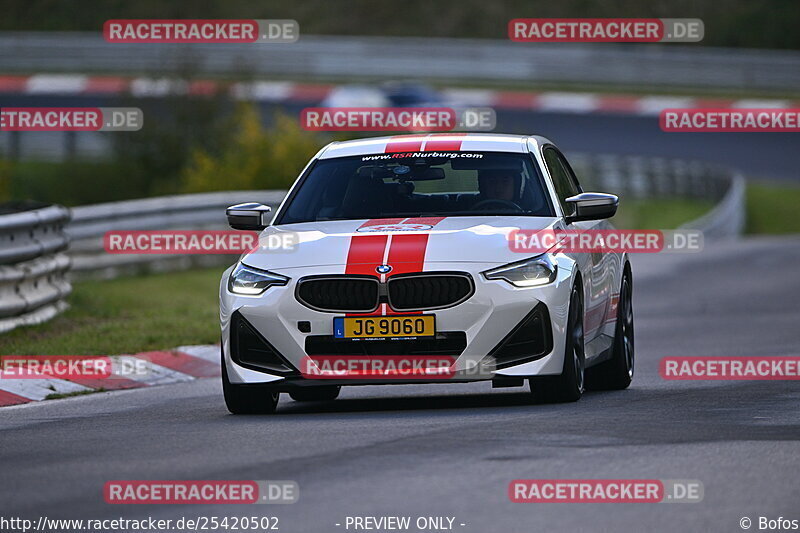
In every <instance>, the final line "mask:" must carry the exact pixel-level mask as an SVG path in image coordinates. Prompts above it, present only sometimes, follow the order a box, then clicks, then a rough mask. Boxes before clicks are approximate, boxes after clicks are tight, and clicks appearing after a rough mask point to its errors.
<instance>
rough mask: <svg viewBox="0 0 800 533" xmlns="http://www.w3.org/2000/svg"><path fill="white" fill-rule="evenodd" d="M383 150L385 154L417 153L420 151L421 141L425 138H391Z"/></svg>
mask: <svg viewBox="0 0 800 533" xmlns="http://www.w3.org/2000/svg"><path fill="white" fill-rule="evenodd" d="M392 139H394V140H391V139H390V140H389V142H388V143H386V148H385V149H384V150H383V153H385V154H392V153H396V152H419V151H421V150H422V141H424V140H425V137H392Z"/></svg>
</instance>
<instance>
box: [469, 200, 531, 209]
mask: <svg viewBox="0 0 800 533" xmlns="http://www.w3.org/2000/svg"><path fill="white" fill-rule="evenodd" d="M472 209H478V210H480V211H490V210H492V209H513V210H514V211H522V208H521V207H520V206H518V205H517V204H515V203H514V202H512V201H511V200H496V199H492V198H488V199H486V200H481V201H480V202H478V203H476V204H475V205H473V206H472Z"/></svg>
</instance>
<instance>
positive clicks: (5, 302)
mask: <svg viewBox="0 0 800 533" xmlns="http://www.w3.org/2000/svg"><path fill="white" fill-rule="evenodd" d="M69 218H70V213H69V210H68V209H66V208H64V207H61V206H55V205H51V206H48V205H43V204H40V205H36V204H26V205H9V206H0V333H2V332H5V331H9V330H12V329H14V328H16V327H18V326H21V325H30V324H38V323H40V322H43V321H45V320H48V319H50V318H51V317H53V316H55V315H56V314H58V313H59V312H61V311H63V310H64V309H66V307H67V304H66V302H65V301H64V298H65V297H66V296H67V295H68V294H69V293H70V292H71V291H72V286H71V285H70V283H69V280H68V279H67V277H66V272H67V270H68V269H69V265H70V262H69V257H68V256H67V255H66V254H64V253H63V251H64V250H65V249H66V248H67V245H68V243H69V240H68V238H67V236H66V235H65V234H64V231H63V229H64V226H65V225H66V223H67V222H68V221H69Z"/></svg>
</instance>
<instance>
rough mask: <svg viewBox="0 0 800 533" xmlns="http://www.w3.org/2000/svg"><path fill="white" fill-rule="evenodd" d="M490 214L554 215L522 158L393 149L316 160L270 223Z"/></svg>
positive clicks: (529, 165) (530, 167)
mask: <svg viewBox="0 0 800 533" xmlns="http://www.w3.org/2000/svg"><path fill="white" fill-rule="evenodd" d="M492 215H506V216H507V215H525V216H554V212H553V207H552V205H551V203H550V201H549V199H548V197H547V195H546V194H545V189H544V186H543V181H542V177H541V176H540V175H539V174H538V173H537V171H536V166H535V165H534V164H533V162H532V160H531V158H530V155H529V154H517V153H505V152H429V153H426V152H408V153H405V152H401V153H392V154H379V155H363V156H354V157H340V158H334V159H321V160H319V161H317V162H316V163H315V164H314V165H313V166H312V168H311V169H310V170H309V171H308V172H307V173H306V175H305V176H304V177H303V178H302V180H301V182H300V185H299V187H298V188H297V189H296V191H295V192H294V193H293V196H292V197H291V198H290V200H289V202H288V205H287V206H286V207H285V208H284V210H283V213H282V214H281V215H280V217H279V219H278V220H277V221H276V223H277V224H295V223H299V222H316V221H325V220H350V219H364V218H398V217H416V216H492Z"/></svg>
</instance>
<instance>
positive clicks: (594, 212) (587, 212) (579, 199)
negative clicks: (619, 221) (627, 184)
mask: <svg viewBox="0 0 800 533" xmlns="http://www.w3.org/2000/svg"><path fill="white" fill-rule="evenodd" d="M564 201H565V202H566V203H567V204H570V205H573V206H574V207H575V214H574V215H570V216H568V217H566V219H567V223H570V222H578V221H581V220H601V219H604V218H611V217H613V216H614V215H615V214H616V213H617V207H618V206H619V197H618V196H615V195H613V194H606V193H602V192H583V193H581V194H576V195H575V196H570V197H569V198H567V199H566V200H564Z"/></svg>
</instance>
